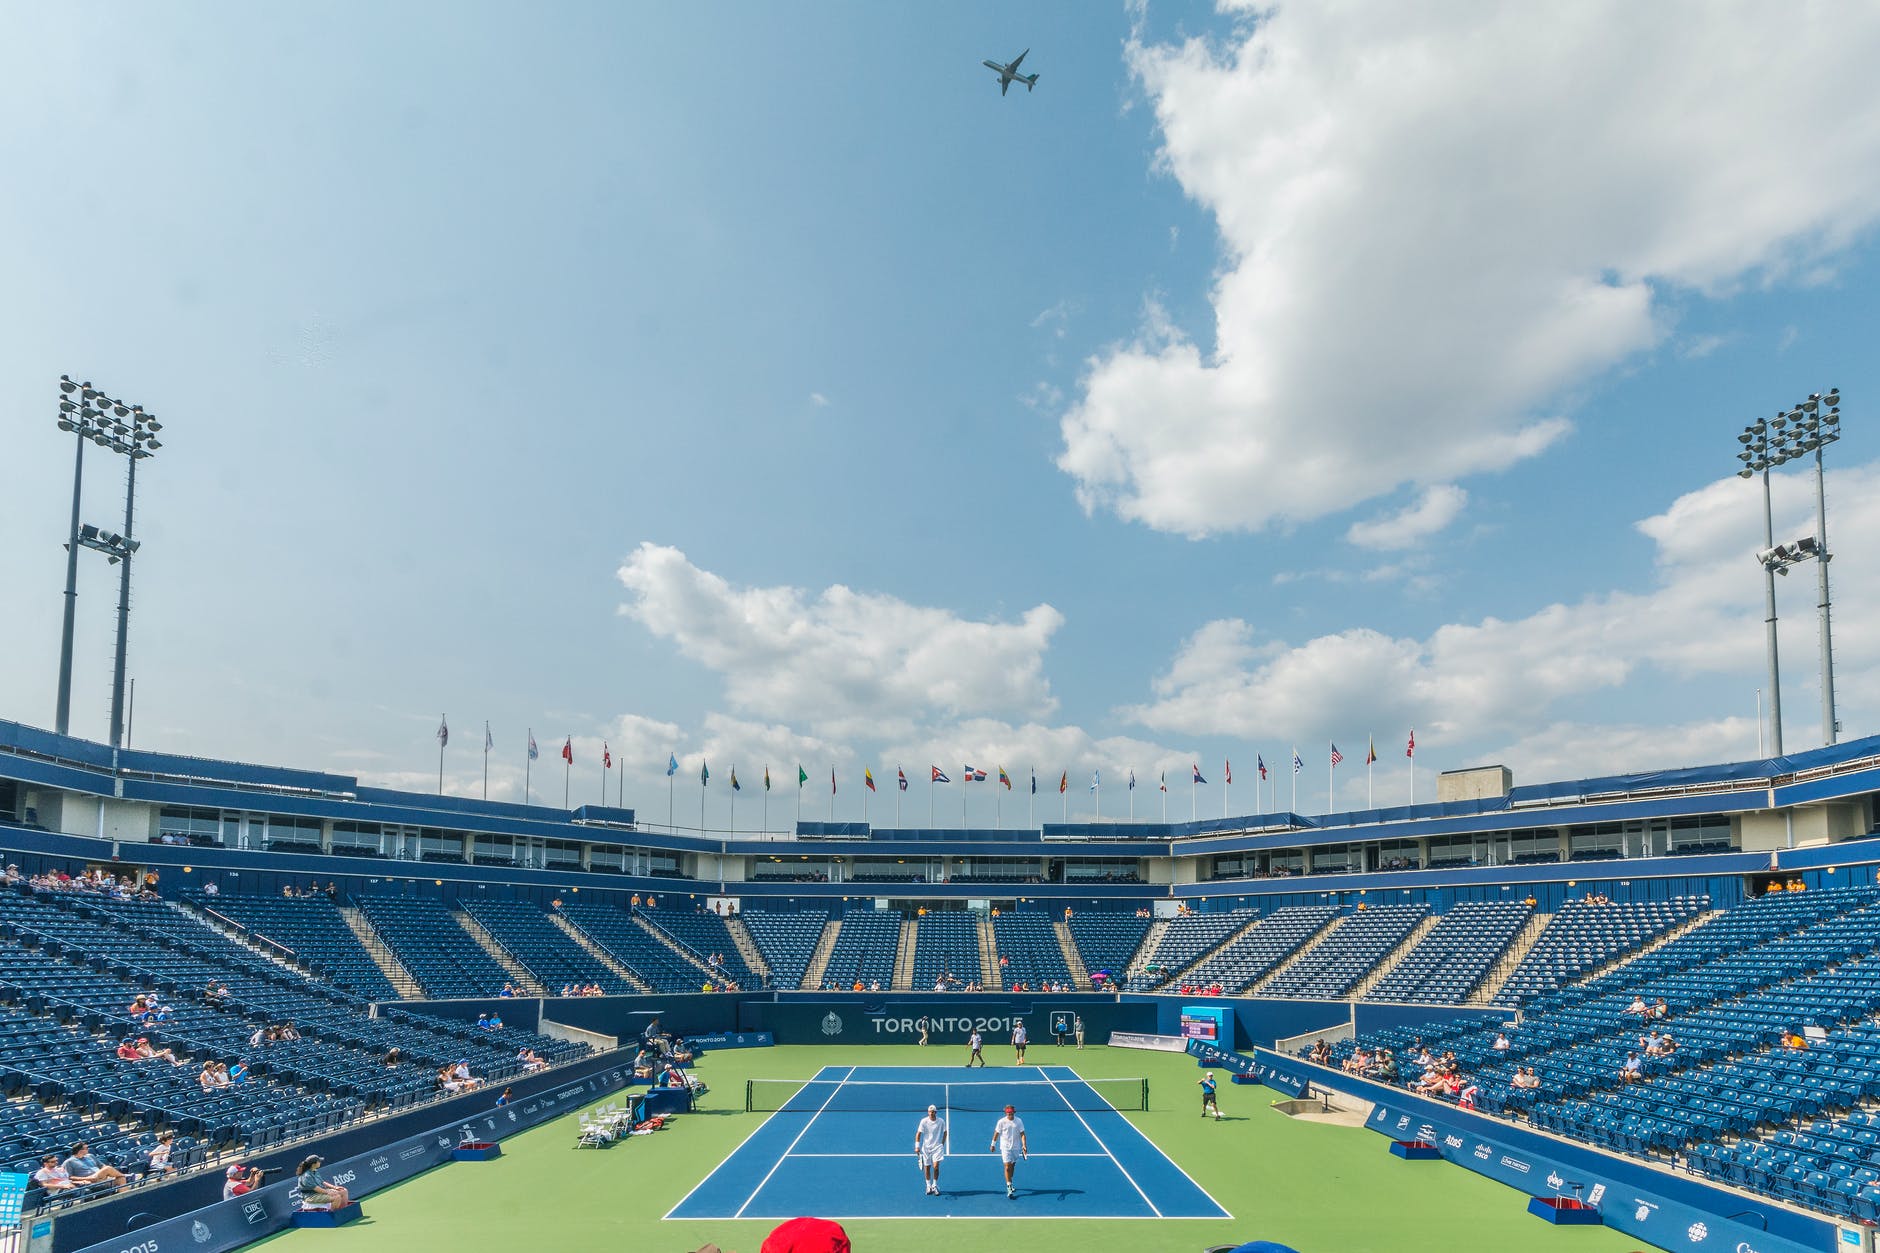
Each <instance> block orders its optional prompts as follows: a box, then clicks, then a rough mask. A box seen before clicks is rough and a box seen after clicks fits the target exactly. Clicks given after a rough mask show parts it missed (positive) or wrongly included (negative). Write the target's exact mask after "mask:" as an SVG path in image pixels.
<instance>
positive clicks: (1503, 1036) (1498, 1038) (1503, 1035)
mask: <svg viewBox="0 0 1880 1253" xmlns="http://www.w3.org/2000/svg"><path fill="white" fill-rule="evenodd" d="M1495 1048H1496V1050H1497V1051H1499V1052H1503V1053H1505V1052H1507V1051H1508V1033H1507V1032H1506V1031H1497V1032H1496V1033H1495Z"/></svg>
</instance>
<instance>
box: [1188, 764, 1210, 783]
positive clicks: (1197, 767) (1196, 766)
mask: <svg viewBox="0 0 1880 1253" xmlns="http://www.w3.org/2000/svg"><path fill="white" fill-rule="evenodd" d="M1188 764H1189V765H1190V766H1191V767H1193V769H1194V772H1195V782H1196V783H1206V782H1207V780H1206V779H1204V778H1202V777H1201V763H1200V762H1198V761H1191V762H1189V763H1188Z"/></svg>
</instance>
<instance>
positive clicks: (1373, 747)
mask: <svg viewBox="0 0 1880 1253" xmlns="http://www.w3.org/2000/svg"><path fill="white" fill-rule="evenodd" d="M1376 760H1377V737H1376V736H1372V737H1371V740H1370V747H1369V748H1368V749H1366V751H1365V754H1364V764H1365V765H1367V766H1368V765H1370V764H1371V763H1372V762H1374V761H1376Z"/></svg>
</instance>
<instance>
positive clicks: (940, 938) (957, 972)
mask: <svg viewBox="0 0 1880 1253" xmlns="http://www.w3.org/2000/svg"><path fill="white" fill-rule="evenodd" d="M843 929H844V930H845V931H846V930H847V929H848V928H847V927H844V928H843ZM890 972H891V973H892V968H890ZM979 973H980V972H979V922H978V919H977V918H975V917H974V916H973V915H972V914H969V913H967V912H966V911H965V910H954V911H949V912H947V913H932V912H929V913H928V914H927V916H926V917H925V918H921V919H919V920H917V922H916V925H915V929H914V973H913V980H914V983H913V986H914V987H915V988H917V989H919V988H931V987H933V985H934V981H935V980H937V979H940V978H942V977H945V978H947V979H949V980H952V981H955V982H959V983H970V982H973V981H976V980H977V979H978V978H979ZM882 986H883V987H886V986H887V981H886V980H883V981H882Z"/></svg>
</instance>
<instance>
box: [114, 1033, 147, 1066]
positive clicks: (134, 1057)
mask: <svg viewBox="0 0 1880 1253" xmlns="http://www.w3.org/2000/svg"><path fill="white" fill-rule="evenodd" d="M117 1055H118V1059H119V1060H120V1061H127V1062H140V1061H142V1060H143V1059H144V1055H143V1054H142V1053H139V1052H138V1051H137V1043H136V1041H134V1040H132V1039H131V1038H130V1037H129V1036H125V1037H124V1038H123V1039H122V1040H119V1041H118V1046H117Z"/></svg>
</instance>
